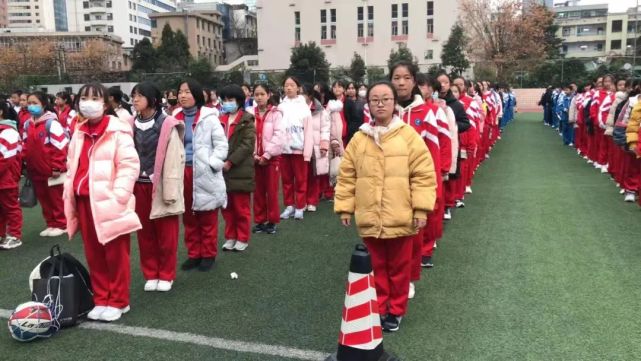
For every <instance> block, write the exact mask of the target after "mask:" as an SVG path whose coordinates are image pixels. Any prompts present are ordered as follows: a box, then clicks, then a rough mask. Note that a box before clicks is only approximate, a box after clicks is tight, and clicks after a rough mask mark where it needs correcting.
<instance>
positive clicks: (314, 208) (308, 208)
mask: <svg viewBox="0 0 641 361" xmlns="http://www.w3.org/2000/svg"><path fill="white" fill-rule="evenodd" d="M307 212H316V206H312V205H311V204H310V205H309V206H307Z"/></svg>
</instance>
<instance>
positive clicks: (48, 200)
mask: <svg viewBox="0 0 641 361" xmlns="http://www.w3.org/2000/svg"><path fill="white" fill-rule="evenodd" d="M32 182H33V189H34V191H35V192H36V198H38V202H40V206H41V207H42V215H43V217H44V219H45V222H46V223H47V227H51V228H60V229H65V228H67V219H66V218H65V207H64V203H63V202H62V188H63V185H62V184H60V185H57V186H53V187H49V185H48V184H47V180H46V179H45V180H33V181H32Z"/></svg>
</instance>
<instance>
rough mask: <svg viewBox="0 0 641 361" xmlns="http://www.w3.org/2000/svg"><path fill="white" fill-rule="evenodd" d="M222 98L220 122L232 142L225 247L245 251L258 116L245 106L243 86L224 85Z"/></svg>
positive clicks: (226, 167)
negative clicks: (256, 119)
mask: <svg viewBox="0 0 641 361" xmlns="http://www.w3.org/2000/svg"><path fill="white" fill-rule="evenodd" d="M220 98H221V99H222V100H223V108H222V109H223V115H222V116H221V117H220V122H221V124H222V126H223V129H224V130H225V135H226V136H227V140H228V143H229V153H228V155H227V157H226V159H225V163H224V165H223V175H224V177H225V187H226V188H227V207H226V208H224V209H223V210H222V214H223V218H224V219H225V244H224V245H223V251H236V252H242V251H244V250H246V249H247V247H248V246H249V235H250V227H251V194H252V192H253V191H254V188H255V181H254V149H255V145H256V127H255V125H254V116H253V115H252V114H251V113H249V112H246V111H245V110H244V108H243V106H244V104H245V94H244V93H243V90H242V89H241V88H240V87H239V86H237V85H229V86H227V87H225V88H223V89H222V90H221V92H220Z"/></svg>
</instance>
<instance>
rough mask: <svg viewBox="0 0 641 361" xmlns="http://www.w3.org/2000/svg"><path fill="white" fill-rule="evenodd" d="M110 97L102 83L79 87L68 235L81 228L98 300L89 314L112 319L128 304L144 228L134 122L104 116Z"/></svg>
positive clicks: (67, 199)
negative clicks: (137, 237)
mask: <svg viewBox="0 0 641 361" xmlns="http://www.w3.org/2000/svg"><path fill="white" fill-rule="evenodd" d="M107 97H108V93H107V89H105V87H104V86H102V85H100V84H88V85H85V86H83V87H82V88H80V91H79V92H78V98H79V102H78V109H79V111H80V115H81V119H82V122H81V123H79V124H78V125H77V129H76V131H75V132H74V135H73V139H72V140H71V143H70V146H69V159H68V164H69V175H68V177H67V179H66V181H65V184H64V189H65V215H66V217H67V222H68V224H69V227H68V230H67V231H68V234H69V239H71V238H73V236H74V235H75V234H76V233H77V232H78V230H80V234H81V235H82V241H83V244H84V250H85V257H86V259H87V264H88V266H89V275H90V277H91V287H92V290H93V300H94V303H95V305H96V307H94V309H93V310H91V312H89V314H88V315H87V318H89V319H90V320H100V321H105V322H111V321H116V320H118V319H119V318H120V317H121V316H122V315H123V314H125V313H127V312H129V309H130V307H129V286H130V282H131V270H130V263H129V252H130V233H132V232H134V231H136V230H139V229H140V228H141V225H140V220H139V219H138V216H137V215H136V212H135V203H136V200H135V198H134V195H133V190H134V184H135V182H136V179H137V178H138V176H139V172H140V162H139V160H138V154H137V153H136V148H135V146H134V141H133V138H132V136H133V131H132V128H131V125H130V124H128V123H127V122H126V121H124V120H121V119H119V118H117V117H115V116H110V115H105V112H106V110H107V108H108V98H107Z"/></svg>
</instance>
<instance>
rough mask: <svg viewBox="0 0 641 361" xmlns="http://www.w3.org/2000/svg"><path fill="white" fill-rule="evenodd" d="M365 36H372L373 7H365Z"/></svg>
mask: <svg viewBox="0 0 641 361" xmlns="http://www.w3.org/2000/svg"><path fill="white" fill-rule="evenodd" d="M367 36H368V37H370V38H373V37H374V7H373V6H368V7H367Z"/></svg>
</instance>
